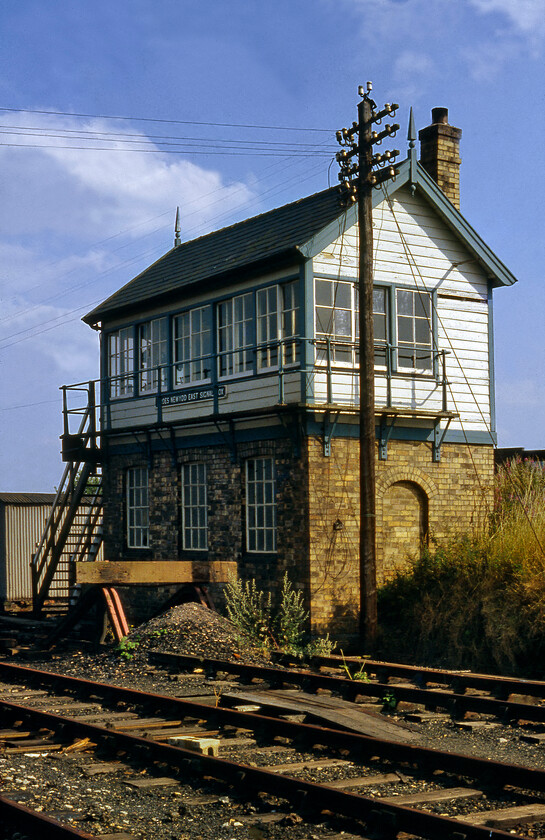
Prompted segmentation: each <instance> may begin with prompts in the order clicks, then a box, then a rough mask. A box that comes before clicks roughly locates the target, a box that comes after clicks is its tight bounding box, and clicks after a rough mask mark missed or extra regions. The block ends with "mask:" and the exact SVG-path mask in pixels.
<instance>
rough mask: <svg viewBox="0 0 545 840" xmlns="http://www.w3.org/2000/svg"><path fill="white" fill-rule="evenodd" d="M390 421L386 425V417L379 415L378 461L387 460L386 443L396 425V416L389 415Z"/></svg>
mask: <svg viewBox="0 0 545 840" xmlns="http://www.w3.org/2000/svg"><path fill="white" fill-rule="evenodd" d="M391 417H392V419H391V421H390V422H389V423H388V415H387V414H381V415H380V431H379V439H378V457H379V461H387V460H388V441H389V440H390V438H391V436H392V432H393V430H394V426H395V424H396V420H397V415H396V414H393V415H391Z"/></svg>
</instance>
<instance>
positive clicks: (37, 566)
mask: <svg viewBox="0 0 545 840" xmlns="http://www.w3.org/2000/svg"><path fill="white" fill-rule="evenodd" d="M67 390H69V389H68V388H66V387H65V388H63V416H64V434H63V435H62V438H61V439H62V443H63V460H64V461H67V462H68V463H67V465H66V469H65V470H64V474H63V476H62V479H61V483H60V486H59V489H58V491H57V495H56V497H55V501H54V503H53V507H52V509H51V513H50V515H49V519H48V521H47V523H46V526H45V529H44V532H43V534H42V538H41V540H40V543H39V545H38V548H37V550H36V553H35V554H34V556H33V558H32V601H33V612H34V614H35V615H36V616H40V615H41V614H42V613H43V612H44V608H45V607H46V604H47V611H48V612H63V611H66V610H67V609H68V607H69V604H70V598H71V596H72V594H73V590H74V586H75V566H74V564H75V562H77V561H82V560H94V559H96V558H97V555H98V553H99V551H100V547H101V543H102V475H101V471H100V466H99V463H100V448H99V446H98V444H97V425H96V403H95V391H94V383H92V382H91V383H88V384H85V385H82V386H71V388H70V390H76V391H85V392H86V393H87V400H86V406H85V407H84V408H82V409H81V408H77V409H73V410H70V409H69V408H68V404H67ZM73 414H76V415H79V416H80V417H81V421H80V424H79V428H78V431H77V433H76V434H70V430H69V419H70V415H73Z"/></svg>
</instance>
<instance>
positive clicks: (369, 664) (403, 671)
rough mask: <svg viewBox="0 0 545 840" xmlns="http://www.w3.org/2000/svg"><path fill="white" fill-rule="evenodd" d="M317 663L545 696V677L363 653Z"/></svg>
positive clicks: (500, 692)
mask: <svg viewBox="0 0 545 840" xmlns="http://www.w3.org/2000/svg"><path fill="white" fill-rule="evenodd" d="M311 664H312V665H314V666H315V667H319V666H325V667H330V668H344V667H348V668H349V667H350V666H355V667H358V668H364V669H365V671H366V672H367V673H368V674H374V675H375V677H376V678H377V680H378V681H379V682H381V683H384V684H387V683H386V680H387V679H388V678H389V677H406V678H407V679H409V680H412V681H413V682H414V683H416V685H418V686H426V685H428V684H429V683H439V684H444V685H451V686H453V687H454V688H455V690H456V691H457V692H459V691H460V690H463V689H465V688H478V689H482V690H483V691H492V692H493V693H494V694H495V696H496V697H498V696H502V697H505V698H507V696H508V695H509V694H522V695H528V696H531V697H541V698H543V699H545V681H543V680H526V679H522V678H521V679H519V678H516V677H503V676H500V675H496V674H476V673H472V672H469V671H455V670H450V669H447V668H426V667H421V666H419V665H405V664H403V663H401V662H381V661H380V660H375V659H366V658H365V657H362V656H313V657H312V659H311Z"/></svg>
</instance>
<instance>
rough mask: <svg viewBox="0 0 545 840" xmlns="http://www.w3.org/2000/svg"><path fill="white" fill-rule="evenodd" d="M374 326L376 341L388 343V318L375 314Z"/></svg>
mask: <svg viewBox="0 0 545 840" xmlns="http://www.w3.org/2000/svg"><path fill="white" fill-rule="evenodd" d="M373 326H374V332H375V340H376V341H386V316H385V315H380V314H379V313H378V312H375V314H374V316H373Z"/></svg>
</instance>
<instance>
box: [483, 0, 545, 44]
mask: <svg viewBox="0 0 545 840" xmlns="http://www.w3.org/2000/svg"><path fill="white" fill-rule="evenodd" d="M469 3H470V5H472V6H474V7H475V8H476V9H477V11H479V12H481V13H483V14H487V13H493V12H500V13H501V14H503V15H505V16H506V17H507V18H508V19H509V20H510V21H511V23H512V24H514V26H515V28H516V29H519V30H520V31H521V32H524V33H525V34H528V35H532V36H535V35H536V34H537V35H544V34H545V0H469Z"/></svg>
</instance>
